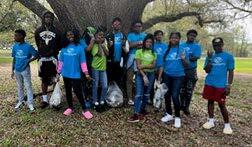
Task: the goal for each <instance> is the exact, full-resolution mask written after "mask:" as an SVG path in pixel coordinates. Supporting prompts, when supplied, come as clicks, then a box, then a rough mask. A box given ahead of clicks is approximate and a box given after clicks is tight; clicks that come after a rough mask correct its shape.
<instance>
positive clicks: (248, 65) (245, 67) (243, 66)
mask: <svg viewBox="0 0 252 147" xmlns="http://www.w3.org/2000/svg"><path fill="white" fill-rule="evenodd" d="M204 62H205V60H204V59H200V60H199V61H198V71H200V72H203V66H204ZM235 72H236V73H244V74H252V58H235Z"/></svg>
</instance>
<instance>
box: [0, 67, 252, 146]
mask: <svg viewBox="0 0 252 147" xmlns="http://www.w3.org/2000/svg"><path fill="white" fill-rule="evenodd" d="M0 68H1V70H0V75H1V76H0V81H1V84H0V112H1V113H0V146H251V144H252V140H251V136H252V130H251V123H250V122H251V121H252V110H251V106H250V105H251V103H252V99H251V97H252V88H251V87H252V82H251V76H248V77H246V76H243V77H237V78H235V81H234V84H233V87H232V89H231V95H230V96H229V97H228V100H227V109H228V111H229V114H230V122H231V125H232V127H233V130H234V134H233V135H224V134H223V133H222V129H223V119H222V117H221V114H220V111H219V108H218V106H217V105H216V107H215V108H216V109H215V119H216V126H215V127H214V128H213V129H211V130H204V129H203V128H202V125H203V123H205V122H206V120H207V109H206V106H207V102H206V100H204V99H202V98H201V92H202V89H203V85H204V82H203V79H202V78H201V79H199V81H198V82H197V86H196V88H195V93H194V96H193V100H192V104H191V113H192V115H191V117H186V116H185V115H183V113H181V119H182V128H180V129H175V128H173V127H172V125H173V123H170V124H163V123H161V122H160V119H161V117H162V115H163V111H160V112H154V109H153V108H151V107H149V112H150V114H149V115H147V117H146V119H145V121H141V122H139V123H128V122H127V118H128V117H129V116H130V115H132V113H133V112H132V111H133V110H132V109H133V108H132V107H127V108H117V109H110V110H109V111H106V112H104V113H96V112H95V111H93V110H92V112H93V114H94V118H93V119H92V120H89V121H87V120H85V119H83V118H82V117H81V109H80V106H79V103H78V101H77V100H76V102H75V103H74V104H75V108H76V109H75V113H74V114H73V115H71V116H68V117H66V116H64V115H63V114H62V113H63V111H64V109H65V108H66V107H67V104H66V100H65V98H64V99H63V103H62V108H61V109H60V110H59V111H55V110H53V109H50V108H47V109H45V110H42V109H40V108H39V103H40V98H39V97H37V98H36V99H35V107H36V108H37V109H36V113H35V114H30V113H28V111H27V108H26V107H23V108H22V110H21V111H20V112H18V113H17V112H15V111H14V110H13V107H14V104H15V103H16V102H15V101H16V97H15V96H16V95H17V89H16V83H15V80H11V79H10V75H9V73H10V70H11V69H10V68H9V66H0ZM31 69H32V82H33V83H32V84H33V90H34V92H35V93H37V92H38V91H40V79H39V78H38V77H37V75H36V74H37V72H36V71H37V68H36V65H32V68H31ZM61 84H63V82H62V81H61ZM63 94H65V92H64V91H63Z"/></svg>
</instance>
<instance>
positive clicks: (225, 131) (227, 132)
mask: <svg viewBox="0 0 252 147" xmlns="http://www.w3.org/2000/svg"><path fill="white" fill-rule="evenodd" d="M223 133H224V134H233V130H232V128H231V127H230V125H229V126H225V127H224V129H223Z"/></svg>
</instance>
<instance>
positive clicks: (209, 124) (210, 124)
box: [203, 121, 214, 129]
mask: <svg viewBox="0 0 252 147" xmlns="http://www.w3.org/2000/svg"><path fill="white" fill-rule="evenodd" d="M213 127H214V123H210V122H209V121H207V122H206V123H204V125H203V128H205V129H211V128H213Z"/></svg>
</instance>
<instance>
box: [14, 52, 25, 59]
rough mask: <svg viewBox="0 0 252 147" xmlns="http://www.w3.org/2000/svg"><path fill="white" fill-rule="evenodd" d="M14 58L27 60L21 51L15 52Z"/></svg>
mask: <svg viewBox="0 0 252 147" xmlns="http://www.w3.org/2000/svg"><path fill="white" fill-rule="evenodd" d="M15 57H16V58H27V56H26V55H25V53H24V51H23V50H17V52H16V56H15Z"/></svg>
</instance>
